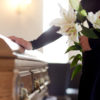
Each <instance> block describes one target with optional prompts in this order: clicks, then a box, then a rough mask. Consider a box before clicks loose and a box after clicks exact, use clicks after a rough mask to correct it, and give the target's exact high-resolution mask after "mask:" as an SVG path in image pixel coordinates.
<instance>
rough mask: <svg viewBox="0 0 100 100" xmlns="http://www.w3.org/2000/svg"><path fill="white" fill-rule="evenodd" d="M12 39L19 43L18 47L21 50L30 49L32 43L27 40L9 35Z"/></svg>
mask: <svg viewBox="0 0 100 100" xmlns="http://www.w3.org/2000/svg"><path fill="white" fill-rule="evenodd" d="M9 38H10V39H11V40H12V41H14V42H16V43H17V44H19V45H20V47H21V48H20V49H21V51H22V52H23V51H24V50H25V49H27V50H31V49H32V44H31V43H30V42H29V41H26V40H24V39H22V38H18V37H16V36H10V37H9Z"/></svg>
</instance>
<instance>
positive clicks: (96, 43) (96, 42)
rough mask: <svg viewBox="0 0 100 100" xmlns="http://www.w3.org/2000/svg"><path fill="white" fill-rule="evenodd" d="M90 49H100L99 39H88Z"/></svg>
mask: <svg viewBox="0 0 100 100" xmlns="http://www.w3.org/2000/svg"><path fill="white" fill-rule="evenodd" d="M89 44H90V47H91V48H92V49H93V50H94V49H100V39H89Z"/></svg>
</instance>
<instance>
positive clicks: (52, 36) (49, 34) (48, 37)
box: [30, 26, 62, 49]
mask: <svg viewBox="0 0 100 100" xmlns="http://www.w3.org/2000/svg"><path fill="white" fill-rule="evenodd" d="M59 29H60V28H59V27H55V26H52V27H51V28H50V29H49V30H47V31H46V32H44V33H42V35H40V36H39V37H38V38H37V39H36V40H33V41H30V42H31V43H32V47H33V48H34V49H38V48H40V47H43V46H45V45H47V44H49V43H51V42H53V41H55V40H56V39H58V38H60V37H61V36H62V35H61V34H58V33H57V31H58V30H59Z"/></svg>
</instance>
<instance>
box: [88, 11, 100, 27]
mask: <svg viewBox="0 0 100 100" xmlns="http://www.w3.org/2000/svg"><path fill="white" fill-rule="evenodd" d="M87 19H88V20H89V21H90V22H91V23H92V24H93V27H94V28H98V29H100V11H98V12H96V13H95V14H94V13H93V12H89V13H88V16H87Z"/></svg>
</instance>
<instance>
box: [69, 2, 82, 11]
mask: <svg viewBox="0 0 100 100" xmlns="http://www.w3.org/2000/svg"><path fill="white" fill-rule="evenodd" d="M69 2H70V4H71V6H72V7H73V8H74V9H75V10H79V7H80V2H79V1H78V0H69Z"/></svg>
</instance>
